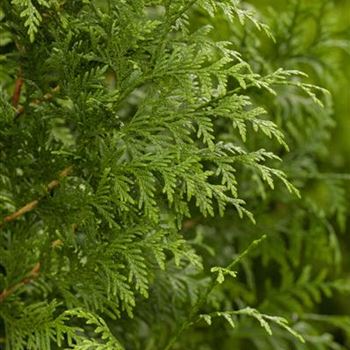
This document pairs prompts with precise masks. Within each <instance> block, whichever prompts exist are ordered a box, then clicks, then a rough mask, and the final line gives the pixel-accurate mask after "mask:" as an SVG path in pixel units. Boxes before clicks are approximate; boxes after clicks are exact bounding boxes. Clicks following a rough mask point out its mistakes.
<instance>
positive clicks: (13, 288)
mask: <svg viewBox="0 0 350 350" xmlns="http://www.w3.org/2000/svg"><path fill="white" fill-rule="evenodd" d="M39 272H40V262H38V263H36V264H35V266H34V267H33V268H32V270H31V271H30V272H29V273H27V274H26V276H25V277H24V278H23V279H22V280H21V281H19V282H18V283H16V284H14V285H12V286H10V287H9V288H5V289H4V290H3V291H2V292H1V293H0V304H1V303H2V302H3V301H4V300H5V299H6V298H8V297H9V296H10V295H12V294H13V293H14V292H16V290H17V289H19V288H21V287H22V286H24V285H26V284H28V283H30V282H32V280H33V279H35V278H37V277H38V276H39Z"/></svg>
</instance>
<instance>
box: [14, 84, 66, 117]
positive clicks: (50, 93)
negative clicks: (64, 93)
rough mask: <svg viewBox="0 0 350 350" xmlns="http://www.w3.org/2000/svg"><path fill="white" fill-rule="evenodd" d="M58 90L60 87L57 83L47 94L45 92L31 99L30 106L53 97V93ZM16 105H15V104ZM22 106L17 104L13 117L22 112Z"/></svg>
mask: <svg viewBox="0 0 350 350" xmlns="http://www.w3.org/2000/svg"><path fill="white" fill-rule="evenodd" d="M59 91H60V87H59V85H57V86H55V87H54V88H52V90H51V92H48V93H47V94H45V95H44V96H43V97H42V98H40V99H39V98H38V99H35V100H33V101H32V102H30V105H31V106H37V105H39V104H41V103H43V102H47V101H50V100H52V99H53V97H54V95H55V94H56V93H58V92H59ZM16 107H17V106H16ZM24 111H25V110H24V107H23V106H18V107H17V108H16V117H15V119H17V118H19V117H20V116H21V115H22V114H23V113H24Z"/></svg>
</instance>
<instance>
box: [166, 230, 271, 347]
mask: <svg viewBox="0 0 350 350" xmlns="http://www.w3.org/2000/svg"><path fill="white" fill-rule="evenodd" d="M265 239H266V235H263V236H262V237H261V238H259V239H256V240H254V241H253V242H252V243H251V244H250V245H249V246H248V248H247V249H246V250H244V251H243V253H242V254H240V255H239V256H238V257H237V258H235V259H234V260H233V261H232V262H231V263H230V264H229V265H227V267H226V268H225V269H226V270H232V269H233V268H234V267H235V266H236V265H237V264H238V263H239V262H240V261H241V260H242V259H243V258H244V257H245V256H246V255H248V254H249V253H250V252H251V251H252V250H253V249H254V248H255V247H257V246H258V245H259V244H260V243H261V242H262V241H263V240H265ZM217 285H218V281H217V280H216V279H215V278H213V279H212V280H211V282H210V284H209V285H208V287H207V289H206V291H205V292H204V293H203V294H202V296H201V297H200V298H199V299H198V301H197V302H196V304H195V305H194V306H193V307H192V309H191V311H190V312H189V314H188V317H187V319H186V320H185V321H184V322H183V323H182V324H181V325H180V327H178V329H177V330H176V332H175V334H174V335H173V336H172V337H171V338H170V340H169V342H168V343H167V345H166V346H165V347H164V350H170V349H171V348H172V347H173V346H174V345H175V343H176V342H177V341H178V340H179V338H180V336H181V335H182V333H183V332H184V331H185V330H186V329H187V328H188V327H190V326H191V325H192V324H193V322H194V320H195V318H196V317H197V315H198V312H199V310H200V309H201V308H202V307H203V306H204V305H205V304H206V302H207V300H208V296H209V295H210V293H211V292H212V291H213V290H214V288H215V287H216V286H217Z"/></svg>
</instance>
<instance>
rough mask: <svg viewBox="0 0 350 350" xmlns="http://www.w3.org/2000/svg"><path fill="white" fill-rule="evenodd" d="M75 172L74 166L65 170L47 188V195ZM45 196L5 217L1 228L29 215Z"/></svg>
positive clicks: (0, 223)
mask: <svg viewBox="0 0 350 350" xmlns="http://www.w3.org/2000/svg"><path fill="white" fill-rule="evenodd" d="M72 170H73V167H72V166H69V167H67V168H65V169H63V170H62V171H61V172H60V173H59V175H58V179H55V180H52V181H51V182H50V183H49V184H48V185H47V186H46V191H47V193H50V192H52V191H53V190H54V189H55V188H57V187H58V186H59V184H60V181H61V180H62V178H64V177H66V176H68V175H69V174H70V173H71V172H72ZM44 197H45V196H42V197H40V198H39V199H35V200H33V201H31V202H29V203H27V204H26V205H24V206H23V207H21V208H20V209H18V210H16V211H15V212H14V213H12V214H10V215H8V216H5V218H4V219H3V220H2V221H1V222H0V228H2V227H3V226H4V225H5V224H6V223H8V222H11V221H14V220H16V219H18V218H19V217H21V216H22V215H24V214H25V213H28V212H30V211H32V210H34V209H35V208H36V207H37V206H38V204H39V202H40V201H41V200H42V199H43V198H44Z"/></svg>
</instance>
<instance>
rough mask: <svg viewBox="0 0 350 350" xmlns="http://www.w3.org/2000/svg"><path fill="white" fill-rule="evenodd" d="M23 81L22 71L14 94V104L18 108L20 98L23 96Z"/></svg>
mask: <svg viewBox="0 0 350 350" xmlns="http://www.w3.org/2000/svg"><path fill="white" fill-rule="evenodd" d="M23 83H24V80H23V78H22V73H21V72H19V74H18V78H17V79H16V82H15V89H14V91H13V95H12V106H13V107H15V108H17V106H18V103H19V99H20V97H21V91H22V86H23Z"/></svg>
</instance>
